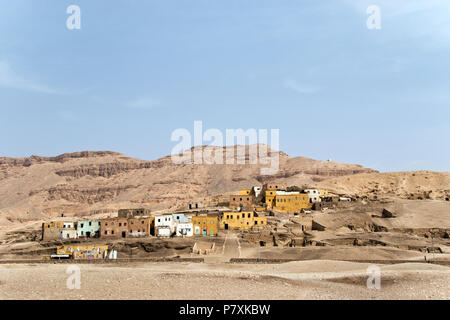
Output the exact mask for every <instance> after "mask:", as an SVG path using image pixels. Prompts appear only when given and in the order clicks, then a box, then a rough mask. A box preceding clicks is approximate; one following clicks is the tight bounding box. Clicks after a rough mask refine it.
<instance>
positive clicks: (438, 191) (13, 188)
mask: <svg viewBox="0 0 450 320" xmlns="http://www.w3.org/2000/svg"><path fill="white" fill-rule="evenodd" d="M204 148H205V147H203V150H204ZM220 149H221V148H216V150H220ZM235 150H236V149H235ZM189 151H190V154H191V155H193V149H191V150H189ZM189 151H188V152H189ZM222 151H223V154H225V151H224V150H222ZM274 152H277V151H272V150H270V149H269V154H270V153H272V155H274V154H276V153H274ZM248 154H249V149H248V147H247V149H246V152H245V156H244V157H245V159H244V160H245V161H246V162H245V163H246V164H236V161H235V162H234V163H235V164H226V165H217V164H214V165H208V164H174V163H173V161H172V158H171V157H170V156H166V157H163V158H161V159H157V160H154V161H144V160H139V159H134V158H130V157H128V156H125V155H123V154H120V153H117V152H111V151H96V152H94V151H84V152H76V153H67V154H62V155H59V156H57V157H39V156H31V157H29V158H5V157H3V158H0V225H5V224H8V223H11V222H21V221H29V220H36V219H47V218H50V217H55V216H60V215H61V214H64V215H65V216H73V215H90V214H98V213H108V212H115V211H116V210H117V209H119V208H141V207H142V208H149V209H152V210H160V209H166V208H176V207H179V206H183V205H186V204H187V203H188V202H191V201H199V200H200V201H203V200H204V199H207V198H208V197H211V196H215V195H220V194H223V193H227V192H233V191H236V190H239V189H241V188H246V187H251V186H253V185H261V184H263V183H265V182H270V181H279V182H280V183H286V184H288V185H296V186H310V187H312V186H314V187H324V188H328V189H330V190H333V191H335V192H336V193H338V194H343V195H357V196H362V197H367V198H376V197H377V196H382V195H392V196H398V197H401V198H406V199H408V198H414V199H420V198H421V197H423V198H426V199H445V198H447V199H448V196H449V194H450V192H449V189H450V188H449V186H450V174H449V173H436V172H416V173H413V172H404V173H378V172H377V171H375V170H372V169H368V168H364V167H362V166H360V165H353V164H343V163H338V162H333V161H318V160H313V159H310V158H306V157H293V158H291V157H289V156H288V155H287V154H285V153H284V152H278V154H279V159H280V166H279V167H280V169H279V171H278V173H277V174H275V175H271V176H265V175H261V172H260V168H261V167H267V166H268V165H262V164H249V161H248V158H249V155H248ZM237 158H238V156H237V152H235V157H234V159H235V160H236V159H237ZM208 199H209V198H208Z"/></svg>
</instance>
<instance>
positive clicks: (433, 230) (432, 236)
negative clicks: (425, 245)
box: [430, 229, 439, 264]
mask: <svg viewBox="0 0 450 320" xmlns="http://www.w3.org/2000/svg"><path fill="white" fill-rule="evenodd" d="M438 231H439V230H438ZM430 233H431V250H432V251H433V263H434V264H436V256H435V254H434V234H435V233H436V229H431V230H430Z"/></svg>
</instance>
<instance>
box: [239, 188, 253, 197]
mask: <svg viewBox="0 0 450 320" xmlns="http://www.w3.org/2000/svg"><path fill="white" fill-rule="evenodd" d="M251 193H252V190H251V189H243V190H239V195H240V196H249V195H250V194H251Z"/></svg>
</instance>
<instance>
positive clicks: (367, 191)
mask: <svg viewBox="0 0 450 320" xmlns="http://www.w3.org/2000/svg"><path fill="white" fill-rule="evenodd" d="M319 185H320V186H321V187H323V188H326V189H328V190H332V191H334V192H336V193H339V194H344V195H349V196H358V197H365V198H368V199H372V200H376V199H380V198H382V197H395V198H402V199H409V200H427V199H429V200H446V201H449V200H450V199H449V198H450V173H448V172H432V171H415V172H387V173H368V174H358V175H355V176H352V177H351V178H350V177H338V178H333V179H329V180H326V181H322V182H321V183H319Z"/></svg>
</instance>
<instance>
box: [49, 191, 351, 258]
mask: <svg viewBox="0 0 450 320" xmlns="http://www.w3.org/2000/svg"><path fill="white" fill-rule="evenodd" d="M350 201H352V199H350V198H345V197H339V196H336V195H333V194H330V193H329V192H328V191H326V190H321V189H300V188H298V187H295V186H292V187H289V186H287V185H284V184H278V183H269V184H264V185H263V186H254V187H252V188H250V189H242V190H239V192H236V193H233V194H231V195H229V196H225V197H224V196H222V197H221V199H220V200H219V201H218V202H216V203H215V204H214V205H213V206H211V204H209V205H207V204H204V203H201V202H196V203H189V204H187V205H186V207H185V208H184V209H181V210H176V211H175V212H172V213H163V214H158V213H153V212H151V210H149V209H145V208H139V209H120V210H118V212H117V216H115V217H108V218H102V219H82V220H77V221H76V220H74V219H73V218H72V219H70V218H64V217H61V218H58V219H57V220H55V221H51V222H45V223H43V224H42V235H41V240H42V241H55V240H58V241H61V243H62V245H61V246H58V247H57V252H56V253H55V254H52V255H50V258H52V259H116V258H117V252H116V251H115V250H108V246H107V245H105V244H100V243H97V242H96V243H95V244H89V241H90V240H93V239H100V240H110V239H129V238H132V239H133V238H145V237H159V238H171V237H183V238H185V237H217V236H218V234H219V233H220V232H223V231H225V232H226V231H228V230H230V231H244V230H246V231H249V233H248V234H247V235H248V237H253V238H257V239H258V240H259V241H258V245H261V246H264V245H266V242H268V241H269V242H270V232H269V234H267V231H270V229H271V228H270V226H269V225H268V219H269V220H270V218H271V217H274V216H275V215H276V214H277V213H280V214H287V215H288V217H291V218H292V219H293V221H295V223H296V224H297V228H299V230H300V231H301V233H303V232H305V231H307V230H312V228H313V224H314V221H313V219H312V217H311V216H310V213H311V211H312V210H324V208H327V207H331V206H336V205H337V204H339V203H342V202H343V203H345V202H350ZM264 235H266V236H264ZM268 235H269V236H268ZM72 240H83V242H82V243H77V244H70V242H71V241H72ZM303 242H304V239H303V237H301V236H297V237H296V238H295V239H291V245H295V244H297V245H304V243H303ZM210 250H211V249H210ZM192 251H193V252H198V253H203V254H204V253H207V252H208V249H204V250H203V251H202V250H196V248H195V246H194V248H193V249H192Z"/></svg>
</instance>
